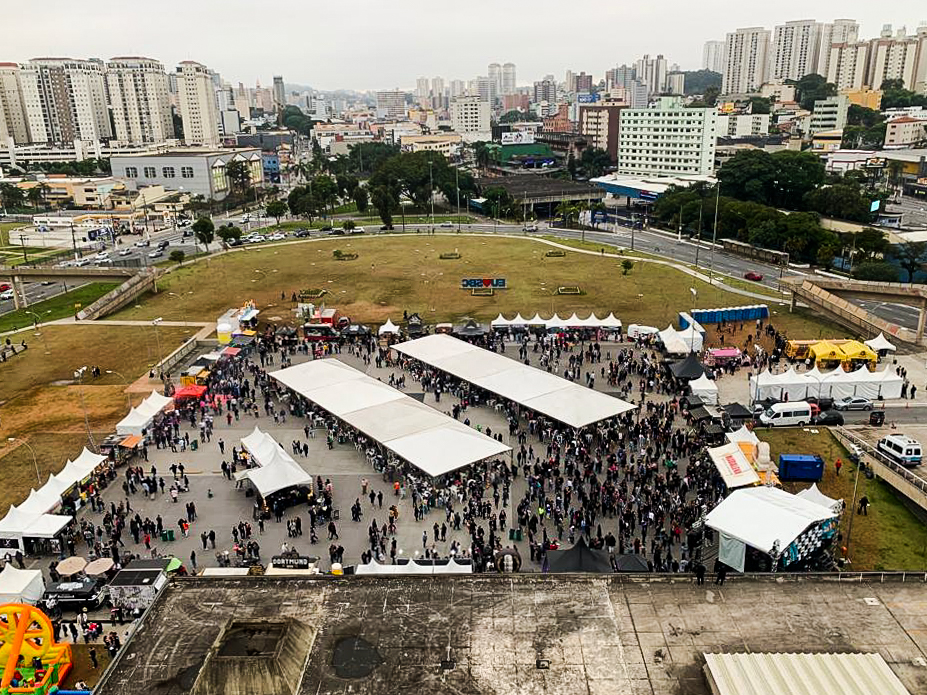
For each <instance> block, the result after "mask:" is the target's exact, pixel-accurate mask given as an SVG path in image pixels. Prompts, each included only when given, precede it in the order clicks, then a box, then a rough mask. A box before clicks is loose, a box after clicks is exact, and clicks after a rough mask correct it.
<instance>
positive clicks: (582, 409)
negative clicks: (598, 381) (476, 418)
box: [394, 334, 634, 427]
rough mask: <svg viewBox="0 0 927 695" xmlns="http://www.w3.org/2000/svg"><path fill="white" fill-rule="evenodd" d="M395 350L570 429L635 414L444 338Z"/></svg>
mask: <svg viewBox="0 0 927 695" xmlns="http://www.w3.org/2000/svg"><path fill="white" fill-rule="evenodd" d="M394 348H395V350H396V351H397V352H399V353H401V354H403V355H407V356H409V357H412V358H413V359H417V360H420V361H422V362H424V363H425V364H428V365H430V366H432V367H434V368H436V369H439V370H441V371H443V372H447V373H448V374H451V375H453V376H455V377H457V378H458V379H463V380H464V381H468V382H470V383H472V384H474V385H475V386H478V387H480V388H483V389H486V390H487V391H490V392H492V393H495V394H497V395H499V396H502V397H503V398H506V399H508V400H511V401H515V402H516V403H519V404H520V405H523V406H524V407H526V408H530V409H532V410H535V411H537V412H539V413H542V414H544V415H547V416H548V417H550V418H553V419H554V420H557V421H559V422H562V423H565V424H567V425H570V426H571V427H584V426H585V425H589V424H592V423H594V422H598V421H600V420H605V419H607V418H610V417H613V416H615V415H620V414H621V413H624V412H626V411H628V410H631V409H632V408H634V406H633V405H631V404H630V403H627V402H625V401H623V400H621V399H619V398H614V397H612V396H606V395H605V394H603V393H601V392H598V391H594V390H593V389H589V388H586V387H584V386H580V385H578V384H574V383H572V382H570V381H567V380H566V379H561V378H560V377H558V376H555V375H554V374H550V373H548V372H544V371H541V370H540V369H535V368H534V367H528V366H526V365H523V364H521V363H520V362H518V361H516V360H513V359H510V358H508V357H506V356H504V355H500V354H497V353H495V352H490V351H489V350H484V349H483V348H480V347H476V346H474V345H470V344H469V343H467V342H465V341H463V340H458V339H457V338H454V337H451V336H449V335H444V334H438V335H429V336H425V337H424V338H418V339H416V340H411V341H408V342H405V343H401V344H399V345H396V346H394Z"/></svg>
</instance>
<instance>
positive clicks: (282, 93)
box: [274, 75, 286, 112]
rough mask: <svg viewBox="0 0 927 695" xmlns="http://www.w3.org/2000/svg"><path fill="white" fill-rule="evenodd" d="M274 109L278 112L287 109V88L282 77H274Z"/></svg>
mask: <svg viewBox="0 0 927 695" xmlns="http://www.w3.org/2000/svg"><path fill="white" fill-rule="evenodd" d="M274 108H275V109H276V110H277V111H278V112H280V111H283V109H285V108H286V87H284V86H283V76H282V75H274Z"/></svg>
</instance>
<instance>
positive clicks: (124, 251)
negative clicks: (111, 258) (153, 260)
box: [119, 246, 132, 256]
mask: <svg viewBox="0 0 927 695" xmlns="http://www.w3.org/2000/svg"><path fill="white" fill-rule="evenodd" d="M130 253H132V249H130V248H129V247H128V246H127V247H126V248H124V249H119V255H120V256H128V255H129V254H130Z"/></svg>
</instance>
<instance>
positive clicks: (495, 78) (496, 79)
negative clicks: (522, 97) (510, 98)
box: [488, 63, 502, 105]
mask: <svg viewBox="0 0 927 695" xmlns="http://www.w3.org/2000/svg"><path fill="white" fill-rule="evenodd" d="M488 70H489V73H488V74H489V81H490V82H492V85H493V91H492V95H491V98H490V103H491V104H493V105H495V103H496V99H497V98H499V97H500V96H501V95H502V66H501V65H499V63H490V64H489V68H488Z"/></svg>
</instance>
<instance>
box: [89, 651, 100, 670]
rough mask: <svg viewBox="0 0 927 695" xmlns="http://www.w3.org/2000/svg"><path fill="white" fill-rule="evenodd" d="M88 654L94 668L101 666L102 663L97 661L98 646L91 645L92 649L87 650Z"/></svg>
mask: <svg viewBox="0 0 927 695" xmlns="http://www.w3.org/2000/svg"><path fill="white" fill-rule="evenodd" d="M87 656H89V657H90V663H91V665H92V667H93V668H94V669H96V668H99V666H100V664H99V662H98V661H97V648H96V647H90V651H89V652H87Z"/></svg>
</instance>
